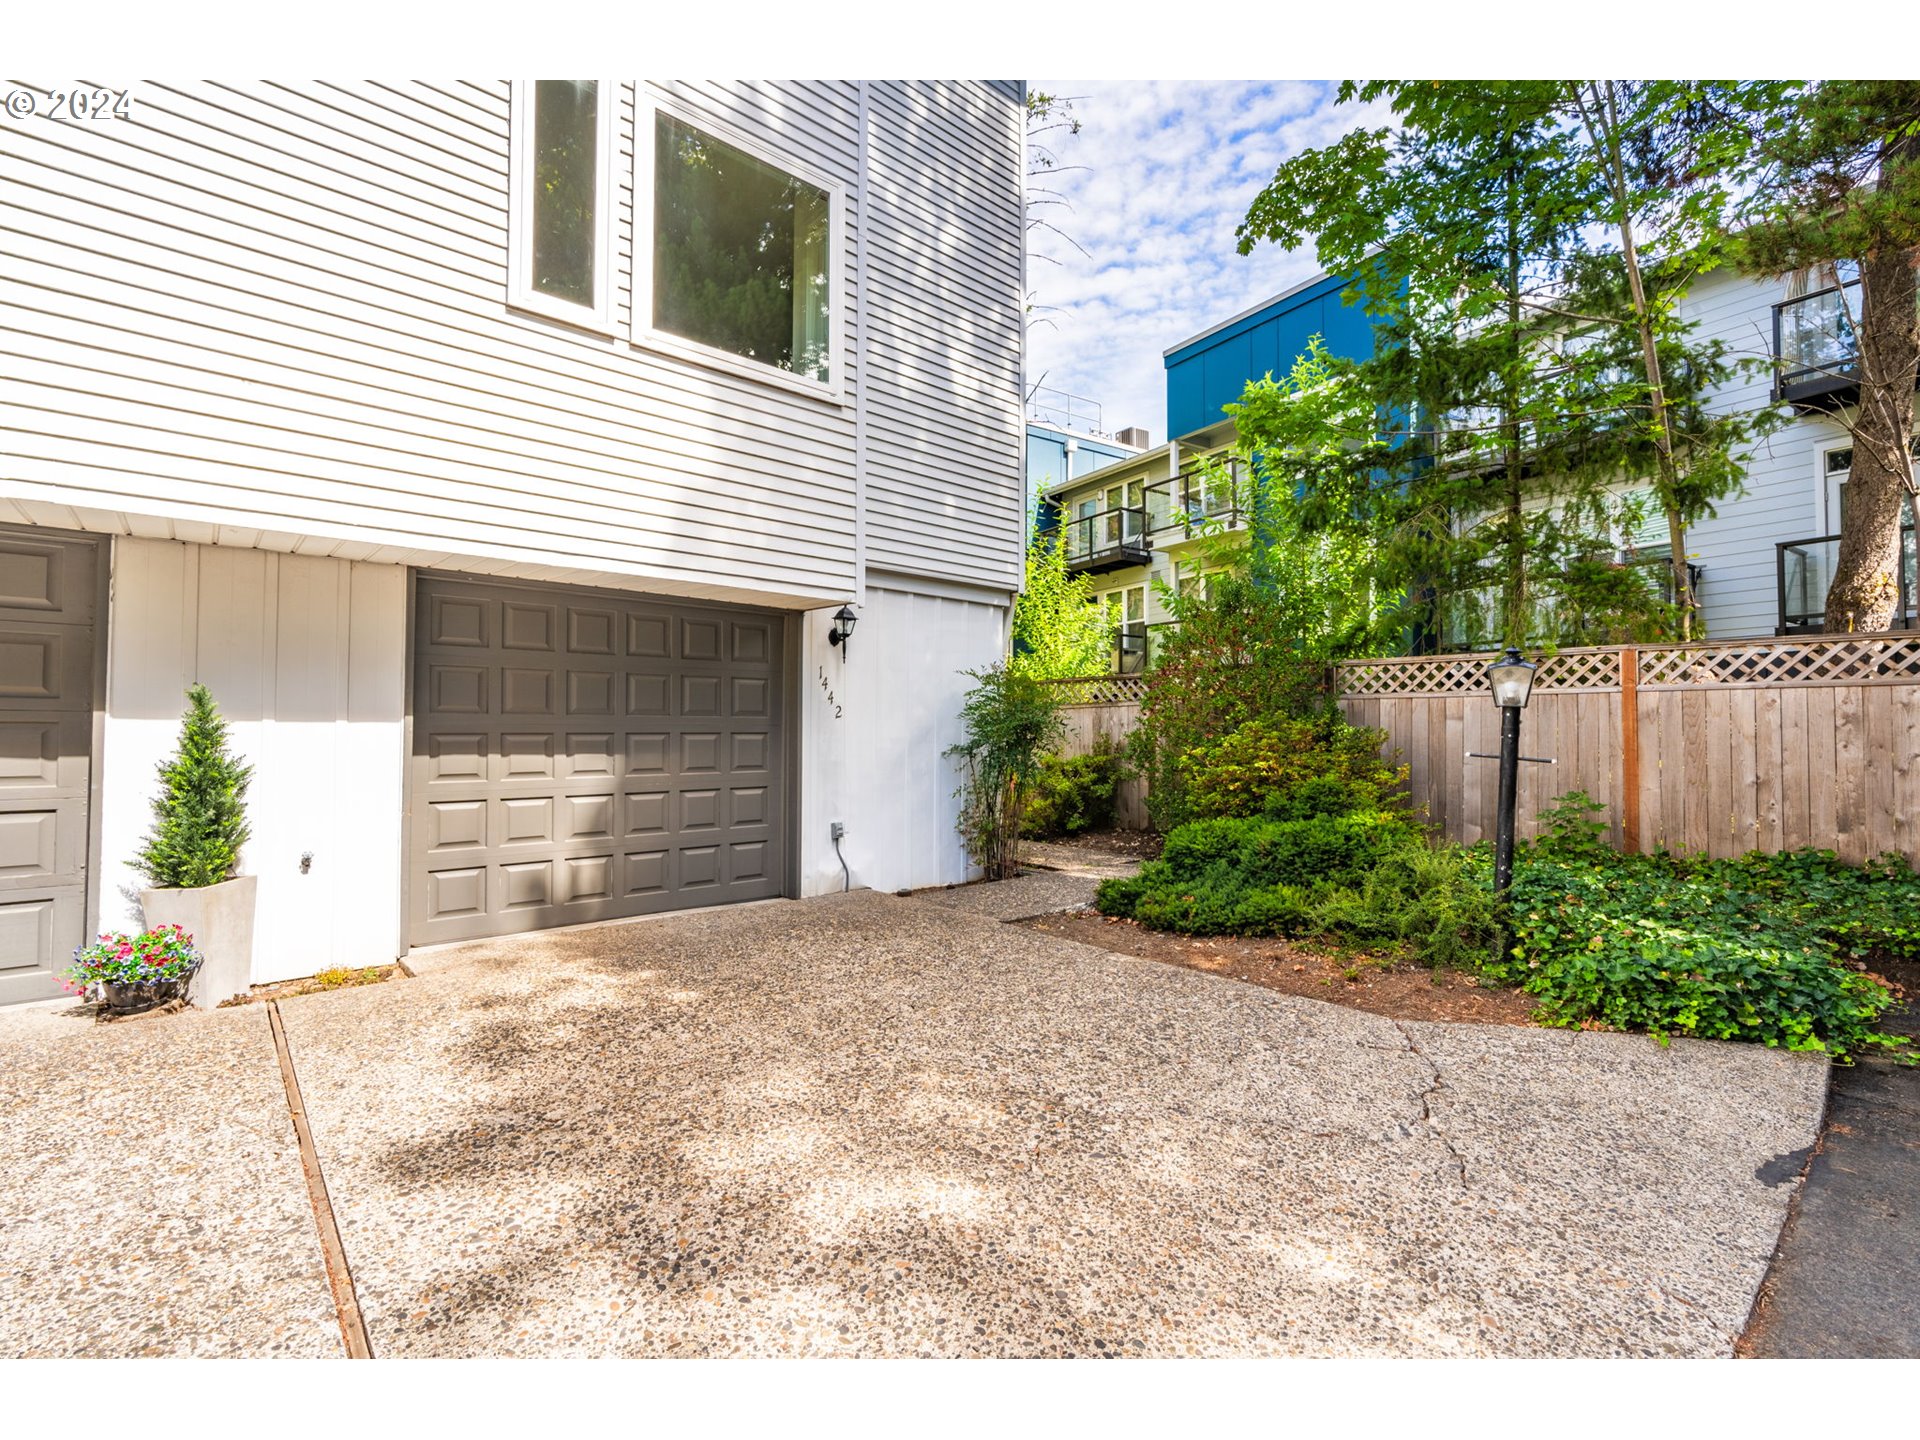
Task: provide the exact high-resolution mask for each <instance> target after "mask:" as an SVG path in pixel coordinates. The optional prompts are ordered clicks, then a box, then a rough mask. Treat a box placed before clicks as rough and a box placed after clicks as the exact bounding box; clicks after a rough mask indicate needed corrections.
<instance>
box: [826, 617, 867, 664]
mask: <svg viewBox="0 0 1920 1440" xmlns="http://www.w3.org/2000/svg"><path fill="white" fill-rule="evenodd" d="M859 623H860V617H859V616H858V615H856V614H854V613H853V606H851V605H842V606H841V607H840V610H839V613H838V614H836V615H835V616H834V617H833V628H832V629H831V630H829V631H827V643H828V644H829V645H838V646H840V647H841V650H840V654H841V655H842V656H845V655H846V654H847V653H848V646H847V642H848V641H849V640H851V639H852V638H853V627H854V626H856V625H858V624H859Z"/></svg>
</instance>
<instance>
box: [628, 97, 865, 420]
mask: <svg viewBox="0 0 1920 1440" xmlns="http://www.w3.org/2000/svg"><path fill="white" fill-rule="evenodd" d="M637 124H638V127H639V129H638V139H639V141H640V143H638V144H636V145H635V147H634V194H635V195H636V196H637V197H640V198H639V199H638V201H637V203H636V205H635V207H634V210H635V236H634V257H635V263H634V337H635V339H636V340H637V341H641V342H643V343H646V344H650V345H661V346H663V347H665V348H668V349H675V348H679V347H682V346H689V347H692V349H693V350H694V352H695V353H696V354H698V355H699V357H700V358H702V359H705V360H707V361H709V362H710V363H711V362H714V361H719V362H721V363H723V364H727V365H728V368H744V369H745V371H746V373H749V374H755V373H764V370H763V369H762V367H765V369H767V370H772V371H775V372H778V373H781V374H784V375H788V376H792V377H794V378H795V379H797V380H799V381H802V382H806V386H807V388H809V389H813V388H816V387H825V388H826V389H828V390H829V391H833V390H837V388H838V385H839V378H840V377H839V374H838V370H839V365H838V356H837V353H836V352H837V349H838V345H837V336H836V334H835V331H836V329H837V325H836V298H837V297H836V296H835V293H834V285H833V266H834V264H835V262H836V257H837V254H838V251H839V246H838V243H837V240H838V236H839V234H840V211H841V198H840V192H839V189H838V187H837V186H834V185H833V184H831V183H829V182H827V181H824V180H821V179H819V178H817V177H815V176H812V175H809V174H807V173H806V172H804V171H803V170H802V169H800V168H799V167H798V166H795V165H793V164H791V163H790V162H787V161H784V160H782V159H780V158H778V157H776V156H773V155H769V154H766V153H764V152H760V151H758V150H757V149H753V148H750V146H749V143H748V142H746V141H745V140H744V139H728V138H723V137H721V136H719V135H716V134H714V133H713V132H712V131H711V130H710V129H709V128H707V127H706V126H705V125H696V124H694V123H693V122H692V121H690V120H687V119H685V118H683V117H681V116H680V115H677V114H675V113H672V112H670V111H668V110H667V109H665V108H664V107H661V106H658V105H655V106H652V107H648V106H646V105H644V104H643V105H642V107H641V110H640V119H639V120H638V122H637ZM648 197H651V199H650V201H649V199H648ZM743 361H744V362H746V364H745V366H744V367H743V366H741V365H739V364H738V363H737V362H743ZM728 362H733V363H730V364H729V363H728Z"/></svg>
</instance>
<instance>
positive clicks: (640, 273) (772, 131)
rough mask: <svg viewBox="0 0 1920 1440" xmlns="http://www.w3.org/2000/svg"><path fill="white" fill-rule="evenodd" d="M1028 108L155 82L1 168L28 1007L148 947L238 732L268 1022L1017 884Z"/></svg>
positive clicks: (994, 93)
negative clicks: (184, 795) (1014, 752)
mask: <svg viewBox="0 0 1920 1440" xmlns="http://www.w3.org/2000/svg"><path fill="white" fill-rule="evenodd" d="M1022 97H1023V87H1022V86H1021V84H1020V83H1019V82H1003V81H992V82H955V83H921V82H897V83H896V82H837V81H833V82H802V83H768V84H761V83H710V82H698V83H695V82H688V83H681V82H664V81H662V82H655V81H632V80H607V81H538V82H513V83H509V82H504V81H500V82H492V81H482V82H477V83H473V84H459V83H455V84H440V83H434V84H414V83H408V84H387V83H378V84H373V83H369V84H347V85H336V84H308V83H301V84H282V83H251V84H235V85H227V84H206V83H191V84H180V85H175V84H167V85H158V84H156V85H147V86H143V87H142V88H141V89H140V91H139V92H138V97H137V102H136V104H137V110H136V121H135V122H134V123H123V122H114V123H102V124H81V123H70V122H65V121H58V122H56V121H51V120H46V119H44V118H38V119H29V120H26V121H21V122H18V123H13V124H9V125H6V126H4V127H0V168H3V172H4V174H5V178H6V187H5V190H4V191H3V192H0V228H3V229H4V233H5V237H6V238H5V239H4V241H0V248H4V249H5V251H6V253H7V259H6V263H5V265H4V267H0V317H3V318H4V320H5V324H6V327H7V330H8V332H9V333H8V344H7V347H6V349H7V372H8V378H7V382H6V386H5V390H4V393H0V426H4V428H5V430H6V441H5V444H4V447H3V450H0V711H3V712H4V713H0V737H4V739H5V742H6V743H5V745H4V748H0V777H4V781H5V784H4V786H0V845H3V847H4V854H5V862H4V865H3V866H0V1003H4V1002H8V1001H17V1000H26V999H33V998H38V997H40V996H43V995H48V994H53V993H57V988H56V987H55V985H54V983H53V979H52V972H53V971H54V970H56V969H57V968H58V967H59V966H60V965H61V964H63V963H64V962H65V960H66V957H67V955H68V953H69V952H70V951H71V950H72V948H73V947H74V945H75V943H76V942H77V941H78V940H79V939H80V938H81V937H82V936H83V935H90V934H92V933H94V932H96V931H98V930H102V929H117V928H123V927H125V926H127V925H128V924H129V923H131V922H132V921H133V920H134V919H135V915H134V913H133V910H132V900H131V896H132V895H133V893H134V891H135V889H136V887H137V885H138V883H139V881H138V878H137V876H136V875H135V873H134V872H133V870H132V868H131V865H130V861H131V859H132V857H133V855H134V853H135V850H136V848H137V847H138V845H139V843H140V840H141V837H142V835H143V833H144V832H145V830H146V828H147V825H148V822H149V818H150V817H149V808H148V807H149V802H150V801H151V799H152V797H153V793H154V786H155V780H154V768H155V764H156V762H157V761H158V760H160V759H161V758H162V757H163V756H164V755H165V754H167V753H168V752H169V751H170V749H171V748H172V746H173V744H174V740H175V736H176V734H177V730H178V724H179V715H180V711H181V708H182V706H183V703H184V702H183V698H182V692H183V691H184V690H185V689H186V688H187V686H188V685H189V684H190V683H191V682H193V681H195V680H199V681H203V682H205V683H206V684H208V685H209V686H210V687H211V688H212V690H213V693H214V696H215V698H216V700H217V701H218V702H219V704H220V705H221V707H222V709H223V710H224V711H225V713H226V715H227V717H228V718H229V720H230V721H231V734H232V738H233V741H234V743H235V745H236V748H237V749H238V750H239V751H240V752H241V754H242V755H243V756H244V757H245V758H246V759H247V760H248V761H250V762H251V763H252V764H253V765H254V767H255V778H254V782H253V789H252V793H251V796H250V806H249V808H250V815H251V819H252V824H253V838H252V840H251V841H250V843H249V844H248V846H247V848H246V852H245V855H244V859H243V870H244V871H245V872H246V873H249V874H254V875H257V876H258V877H259V890H258V894H259V901H258V906H259V908H258V916H257V927H256V950H255V957H256V958H255V965H254V979H255V980H256V981H270V980H277V979H281V978H286V977H291V976H298V975H306V974H311V973H313V972H315V971H318V970H322V969H326V968H329V967H333V966H343V965H344V966H362V965H371V964H377V963H382V962H388V961H391V960H392V959H394V957H395V956H397V955H404V954H405V953H406V952H407V950H408V949H409V947H413V946H420V945H429V944H435V943H440V942H443V941H450V940H461V939H470V938H474V937H482V936H490V935H499V934H505V933H511V932H517V931H525V930H532V929H536V928H540V927H545V926H552V925H562V924H569V923H574V922H577V921H584V920H600V919H608V918H617V917H623V916H630V915H638V914H645V913H649V912H653V911H659V910H667V909H675V908H680V907H687V906H697V905H710V904H716V903H723V902H730V901H738V900H749V899H758V898H764V897H772V896H783V895H784V896H799V895H812V894H817V893H820V892H823V891H828V890H837V889H839V888H841V886H842V884H843V883H847V882H846V881H845V880H843V871H842V868H841V856H842V855H844V858H845V862H846V864H847V866H848V867H849V868H850V871H851V876H850V883H851V884H853V885H867V886H874V887H876V888H881V889H887V890H893V889H899V888H903V887H907V886H923V885H930V884H942V883H947V882H952V881H958V880H963V879H965V878H967V875H968V873H969V870H968V864H967V860H966V856H965V854H964V851H963V849H962V847H961V844H960V841H959V838H958V836H957V835H956V833H955V829H954V819H955V807H956V802H955V800H954V797H953V790H954V778H953V774H952V771H951V769H950V766H949V764H948V762H947V761H945V760H944V759H942V756H941V752H942V750H943V749H944V748H945V747H946V746H947V745H948V744H950V743H952V742H953V741H954V740H955V739H957V738H958V718H957V712H958V708H959V704H960V699H961V695H962V693H963V691H964V690H965V688H966V686H967V684H968V683H969V682H968V681H967V680H966V679H965V678H964V677H963V676H962V675H961V673H960V672H961V671H963V670H966V669H970V668H977V667H980V666H983V665H986V664H988V663H990V662H992V661H994V660H995V659H997V658H999V657H1000V656H1002V655H1003V654H1004V653H1005V649H1006V637H1007V631H1008V624H1009V614H1010V604H1011V597H1012V593H1013V592H1014V590H1015V589H1016V588H1017V587H1018V585H1019V583H1020V577H1021V563H1022V555H1023V542H1024V540H1025V535H1024V515H1023V486H1024V477H1023V475H1022V468H1021V466H1022V449H1023V437H1022V429H1023V423H1024V417H1023V395H1022V376H1021V364H1022V348H1023V347H1022V333H1023V318H1024V316H1023V292H1022V269H1023V265H1022V249H1023V234H1024V232H1023V215H1022V189H1023V179H1022V171H1023V105H1022ZM44 113H45V109H44V107H43V110H42V114H43V116H44ZM848 605H851V606H852V607H854V613H855V614H856V615H857V617H858V625H857V633H855V634H853V636H852V637H851V639H850V640H849V641H848V643H847V644H845V645H835V644H831V643H830V642H829V636H830V632H832V631H833V630H834V628H835V624H836V622H835V616H836V613H837V612H838V611H839V610H840V609H841V607H843V606H848ZM841 826H844V827H845V834H844V838H843V839H842V838H839V834H840V827H841ZM836 839H838V840H839V843H838V844H837V845H836V843H835V841H836Z"/></svg>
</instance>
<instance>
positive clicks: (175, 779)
mask: <svg viewBox="0 0 1920 1440" xmlns="http://www.w3.org/2000/svg"><path fill="white" fill-rule="evenodd" d="M252 780H253V767H252V766H251V765H245V764H242V763H241V762H240V760H239V759H238V757H236V756H235V755H234V754H233V753H232V752H231V751H230V750H229V749H228V748H227V722H226V721H225V719H223V718H222V716H221V714H220V711H219V710H218V708H216V707H215V705H214V703H213V695H212V693H211V692H209V691H208V689H207V687H206V686H204V685H200V684H195V685H194V686H193V687H192V688H191V689H189V690H188V691H187V713H186V716H185V718H184V719H183V720H182V722H181V725H180V748H179V749H178V751H176V752H175V754H174V756H173V758H172V759H170V760H167V761H166V762H164V763H163V764H162V765H161V766H160V793H159V794H158V795H157V796H155V797H154V801H153V829H152V830H151V831H150V832H149V833H148V835H147V839H146V843H145V844H143V845H142V846H141V847H140V853H139V854H138V855H137V856H136V857H135V859H134V864H135V865H136V867H137V868H138V869H139V870H140V871H141V873H142V874H144V875H145V876H146V877H147V879H148V880H149V881H151V882H152V883H153V885H154V886H155V887H156V888H158V889H162V890H193V889H198V888H200V887H201V886H205V885H218V884H219V883H220V882H221V881H223V880H229V879H231V878H232V877H233V873H234V869H235V867H236V866H238V864H239V863H240V849H241V847H242V846H243V845H245V844H246V843H247V837H248V835H249V834H250V833H251V831H250V829H249V827H248V824H247V812H246V800H247V786H248V785H249V784H250V783H251V782H252Z"/></svg>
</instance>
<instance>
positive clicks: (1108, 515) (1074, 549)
mask: <svg viewBox="0 0 1920 1440" xmlns="http://www.w3.org/2000/svg"><path fill="white" fill-rule="evenodd" d="M1040 534H1041V536H1042V537H1043V538H1051V537H1052V536H1054V535H1064V537H1065V538H1064V541H1063V543H1064V545H1065V549H1066V556H1067V569H1068V570H1070V571H1073V572H1075V573H1076V574H1083V575H1099V574H1102V573H1103V572H1105V571H1108V570H1124V569H1126V568H1128V567H1129V566H1133V565H1145V564H1147V563H1148V562H1149V561H1150V560H1152V559H1153V544H1152V542H1151V541H1150V540H1148V539H1147V511H1146V507H1145V506H1144V505H1120V506H1115V507H1112V508H1110V509H1106V510H1096V511H1094V512H1093V514H1091V515H1081V516H1078V517H1076V518H1074V519H1066V518H1062V519H1060V520H1057V521H1055V522H1054V523H1053V524H1051V525H1048V526H1046V527H1045V528H1044V529H1042V530H1041V532H1040Z"/></svg>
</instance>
